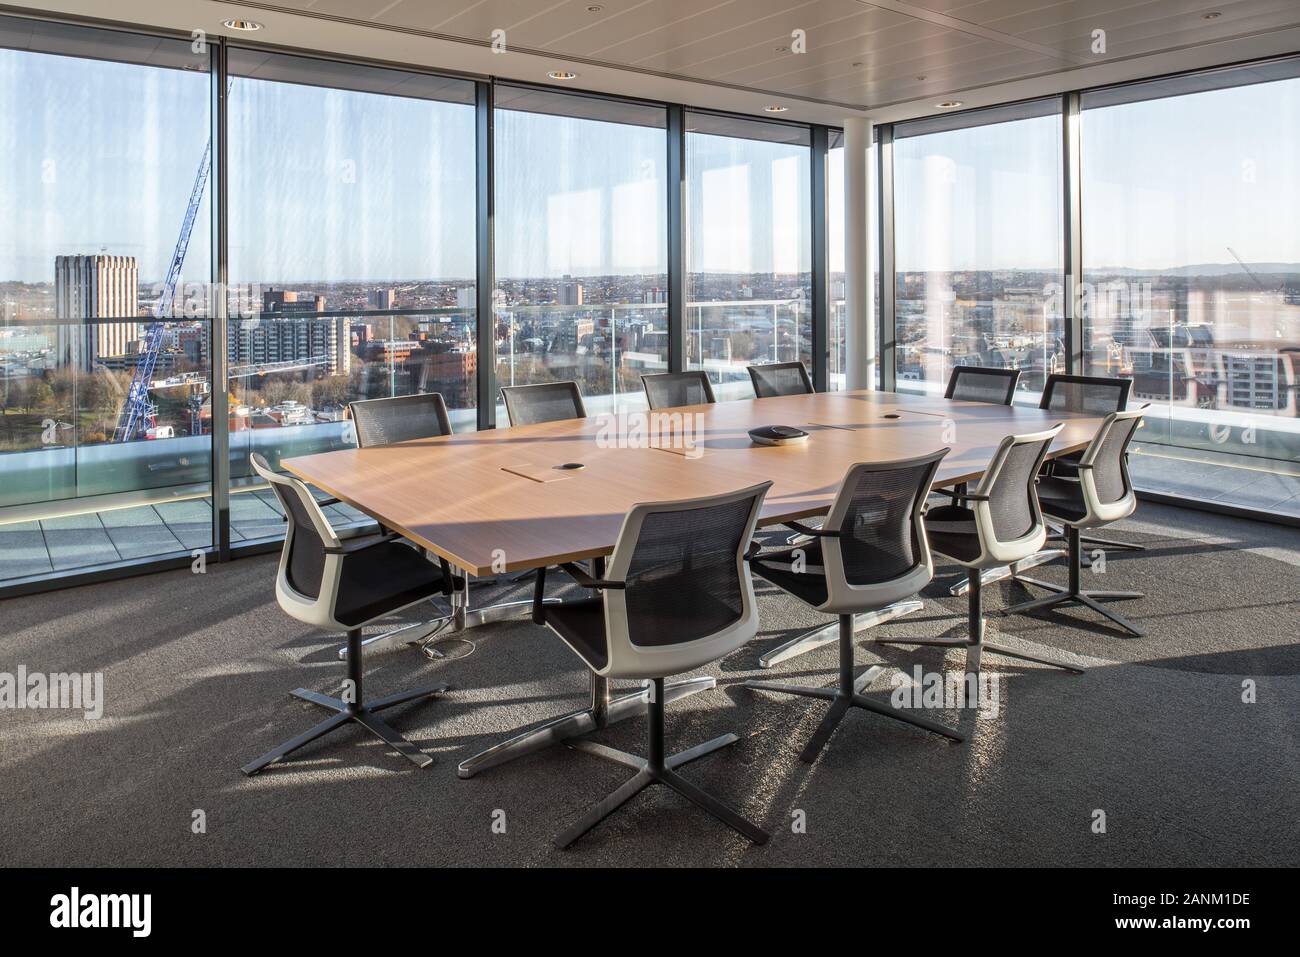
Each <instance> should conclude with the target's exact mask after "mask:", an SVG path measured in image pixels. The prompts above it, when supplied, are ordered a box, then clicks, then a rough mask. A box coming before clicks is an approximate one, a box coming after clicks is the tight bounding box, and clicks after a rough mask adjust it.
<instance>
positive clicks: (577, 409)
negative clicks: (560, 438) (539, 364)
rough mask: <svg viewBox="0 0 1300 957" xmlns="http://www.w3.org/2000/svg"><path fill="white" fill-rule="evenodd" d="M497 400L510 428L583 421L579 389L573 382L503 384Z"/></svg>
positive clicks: (584, 415) (585, 412)
mask: <svg viewBox="0 0 1300 957" xmlns="http://www.w3.org/2000/svg"><path fill="white" fill-rule="evenodd" d="M501 398H502V399H504V400H505V403H506V417H507V418H508V419H509V420H510V424H511V425H536V424H538V423H539V422H558V421H559V420H561V419H585V418H586V417H587V409H586V406H584V405H583V404H582V390H581V389H579V388H578V383H576V382H540V383H537V384H536V385H505V386H502V387H501Z"/></svg>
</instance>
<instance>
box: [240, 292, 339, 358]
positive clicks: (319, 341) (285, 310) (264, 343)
mask: <svg viewBox="0 0 1300 957" xmlns="http://www.w3.org/2000/svg"><path fill="white" fill-rule="evenodd" d="M324 311H325V297H324V296H312V295H304V296H302V297H301V298H300V297H299V294H298V293H296V292H290V291H288V290H276V289H271V290H268V291H267V292H265V293H263V295H262V313H261V316H260V317H259V318H257V319H254V320H245V321H243V322H239V323H237V324H232V328H231V332H230V346H229V350H228V355H229V358H230V363H231V364H232V365H262V364H265V363H272V362H300V363H302V364H304V365H309V364H310V365H315V366H318V367H319V368H321V369H322V370H324V372H325V374H326V375H331V376H334V375H347V373H348V372H349V371H350V370H351V368H352V350H351V349H350V348H349V346H350V345H351V335H350V332H351V331H350V329H349V328H348V322H347V320H346V319H344V318H343V317H342V316H320V317H319V318H317V317H316V314H317V313H322V312H324Z"/></svg>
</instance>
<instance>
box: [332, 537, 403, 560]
mask: <svg viewBox="0 0 1300 957" xmlns="http://www.w3.org/2000/svg"><path fill="white" fill-rule="evenodd" d="M400 541H402V536H401V535H399V534H398V533H397V532H385V533H384V534H383V535H380V536H379V537H378V538H374V539H371V540H370V541H365V542H349V541H346V540H345V541H344V542H343V544H342V545H339V546H337V547H335V546H332V545H327V546H325V554H326V555H355V554H356V553H357V552H364V551H365V550H366V549H367V548H374V547H375V546H376V545H387V544H388V543H389V542H400Z"/></svg>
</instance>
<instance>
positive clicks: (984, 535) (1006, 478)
mask: <svg viewBox="0 0 1300 957" xmlns="http://www.w3.org/2000/svg"><path fill="white" fill-rule="evenodd" d="M1061 428H1062V426H1061V425H1060V424H1059V423H1058V424H1057V425H1055V426H1053V427H1052V428H1050V429H1047V430H1046V431H1043V432H1033V433H1028V434H1025V435H1008V436H1007V437H1006V438H1004V439H1003V440H1002V443H1001V444H1000V445H999V446H998V449H997V451H996V452H994V453H993V458H992V459H991V460H990V461H989V465H988V468H987V469H986V470H985V472H984V477H983V478H982V479H980V482H979V487H978V489H976V491H975V494H976V495H978V496H982V497H985V498H986V500H979V499H976V500H974V501H973V502H972V509H973V511H974V512H975V524H976V529H977V531H978V532H979V537H980V545H981V547H982V550H983V554H982V556H981V561H980V563H979V564H981V565H983V564H986V563H989V562H991V563H994V564H996V563H1006V562H1013V561H1020V559H1022V558H1028V557H1029V556H1030V555H1032V554H1033V553H1034V552H1036V551H1038V549H1039V548H1041V547H1042V544H1043V541H1044V540H1045V539H1046V538H1047V530H1046V526H1045V525H1044V523H1043V513H1042V510H1041V509H1040V508H1039V505H1038V491H1037V488H1036V487H1035V483H1036V481H1037V477H1038V470H1039V468H1041V467H1042V464H1043V459H1044V458H1046V456H1047V450H1048V448H1049V447H1050V446H1051V444H1052V440H1053V439H1054V438H1056V436H1057V434H1058V433H1059V432H1060V431H1061Z"/></svg>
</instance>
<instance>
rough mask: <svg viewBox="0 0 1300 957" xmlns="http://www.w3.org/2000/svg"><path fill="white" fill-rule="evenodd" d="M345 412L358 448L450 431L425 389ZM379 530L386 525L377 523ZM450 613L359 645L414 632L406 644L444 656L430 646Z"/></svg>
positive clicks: (443, 406)
mask: <svg viewBox="0 0 1300 957" xmlns="http://www.w3.org/2000/svg"><path fill="white" fill-rule="evenodd" d="M348 414H349V416H351V418H352V427H353V429H354V431H355V432H356V436H357V448H359V449H366V448H374V447H377V446H383V445H392V444H393V443H394V442H409V441H411V440H413V439H430V438H434V437H436V436H439V435H451V418H450V416H448V415H447V403H446V402H444V401H443V398H442V395H441V393H438V392H425V393H421V394H419V395H397V396H390V397H387V398H382V399H359V400H357V401H355V402H349V403H348ZM380 531H381V532H387V531H388V529H386V528H384V527H383V526H382V525H381V526H380ZM425 557H426V558H428V559H429V560H430V561H437V560H438V558H437V556H436V555H433V554H432V553H430V552H425ZM453 623H454V622H453V615H440V616H439V617H437V618H431V619H429V620H428V621H423V622H416V623H415V624H413V625H407V626H406V627H404V628H396V629H394V630H393V631H390V632H387V633H386V634H382V635H373V636H371V637H370V638H367V639H365V640H364V641H362V642H361V644H362V647H366V648H369V647H372V646H373V647H376V648H377V647H378V646H380V645H388V644H391V643H392V642H393V641H395V640H396V639H397V636H398V635H401V634H406V633H408V632H409V633H413V635H412V637H408V638H407V639H406V641H405V642H404V643H405V644H408V645H415V646H416V647H418V648H419V649H420V651H421V652H422V653H423V654H424V656H425V657H426V658H430V659H435V658H443V657H446V656H445V655H443V653H442V652H441V651H439V650H438V649H437V648H435V647H433V640H434V639H435V638H436V637H437V636H438V635H439V633H440V632H442V631H443V630H444V629H445V628H448V627H450V626H451V625H452V624H453ZM347 654H348V650H347V648H346V647H343V648H340V649H339V658H340V659H344V658H346V657H347Z"/></svg>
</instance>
